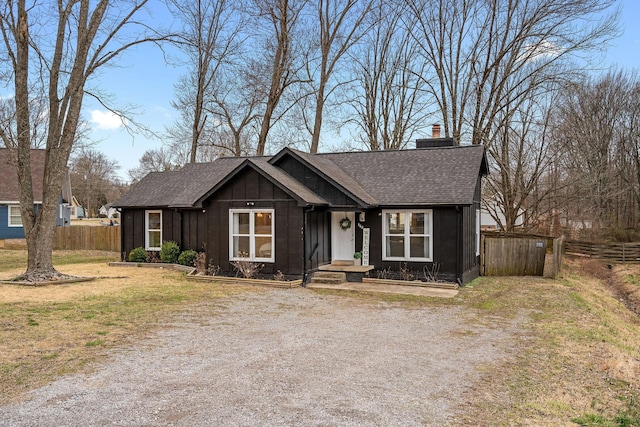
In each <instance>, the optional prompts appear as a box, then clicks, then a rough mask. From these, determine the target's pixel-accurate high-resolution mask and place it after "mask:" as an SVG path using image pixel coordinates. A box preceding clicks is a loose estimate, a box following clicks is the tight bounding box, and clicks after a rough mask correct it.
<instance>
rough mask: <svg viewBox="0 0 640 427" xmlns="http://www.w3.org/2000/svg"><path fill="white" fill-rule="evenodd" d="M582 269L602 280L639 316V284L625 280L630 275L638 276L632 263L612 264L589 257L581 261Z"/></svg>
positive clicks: (638, 273) (637, 269) (639, 272)
mask: <svg viewBox="0 0 640 427" xmlns="http://www.w3.org/2000/svg"><path fill="white" fill-rule="evenodd" d="M582 269H583V270H582V271H583V272H584V273H586V274H588V275H590V276H592V277H595V278H597V279H600V280H602V281H603V282H604V283H605V284H606V285H607V288H608V289H609V290H610V291H611V292H612V293H613V294H614V295H615V296H616V298H618V299H619V300H620V301H622V302H623V303H624V305H625V306H626V307H627V308H628V309H629V310H630V311H632V312H633V313H635V314H636V315H637V316H639V317H640V286H639V285H638V284H634V283H629V282H628V281H627V280H625V279H626V278H627V277H630V276H637V277H639V278H640V269H639V268H638V267H637V266H634V265H628V264H627V265H625V264H622V265H613V264H609V263H606V262H604V261H600V260H596V259H590V260H587V261H584V262H582Z"/></svg>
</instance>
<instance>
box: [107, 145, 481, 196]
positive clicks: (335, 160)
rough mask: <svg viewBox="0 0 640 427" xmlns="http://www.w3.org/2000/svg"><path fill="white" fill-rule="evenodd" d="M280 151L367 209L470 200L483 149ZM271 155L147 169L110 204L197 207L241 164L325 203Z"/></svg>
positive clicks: (299, 194) (300, 193)
mask: <svg viewBox="0 0 640 427" xmlns="http://www.w3.org/2000/svg"><path fill="white" fill-rule="evenodd" d="M285 150H287V151H284V152H282V153H284V155H289V153H290V154H291V155H294V156H297V157H298V158H299V159H301V160H302V161H303V162H306V163H307V164H308V165H309V166H310V167H311V168H312V169H314V170H316V171H317V172H319V173H320V174H321V175H322V176H324V177H326V178H327V179H328V180H329V181H333V183H334V184H335V185H336V186H337V187H338V188H341V189H343V190H344V191H346V192H347V193H350V194H351V195H352V196H355V197H356V198H358V199H360V200H361V201H362V202H363V203H364V204H365V205H368V206H371V207H373V206H404V205H461V204H462V205H464V204H471V203H472V202H473V197H474V192H475V186H476V182H477V178H478V173H479V172H481V171H482V168H486V163H485V157H484V147H482V146H479V145H471V146H456V147H442V148H424V149H415V150H400V151H361V152H345V153H326V154H309V153H303V152H300V151H297V150H291V149H285ZM282 153H281V154H282ZM276 157H277V156H276ZM271 159H272V158H271V157H249V158H239V157H223V158H220V159H217V160H216V161H214V162H211V163H189V164H187V165H186V166H184V168H182V169H181V170H179V171H169V172H152V173H150V174H149V175H147V176H146V177H144V178H143V179H142V180H141V181H140V182H139V183H137V184H136V185H135V186H134V187H133V188H132V189H131V190H130V191H129V192H128V193H126V194H125V195H123V196H122V198H120V200H118V201H117V202H116V203H115V204H114V205H115V206H118V207H161V206H169V207H190V206H196V204H197V202H198V201H199V200H200V199H201V198H203V197H204V196H205V195H207V194H208V193H209V192H210V191H211V190H212V189H214V188H215V187H216V186H217V185H219V184H220V183H221V182H222V181H223V180H224V179H225V178H226V177H227V176H228V175H229V174H231V173H232V172H234V170H236V169H237V168H238V167H240V166H241V165H242V164H243V162H247V165H249V164H251V165H253V167H255V168H256V169H258V170H259V171H261V172H262V173H263V174H264V175H265V176H267V177H270V179H272V180H273V181H274V182H276V183H279V184H280V185H281V187H282V188H283V189H285V191H288V192H289V193H290V194H291V195H292V196H293V197H294V198H296V199H297V200H299V201H301V202H304V203H306V204H311V205H326V204H327V202H326V200H324V199H323V198H322V197H320V196H318V195H317V194H315V193H313V192H312V191H311V190H309V189H308V188H306V187H305V186H304V185H302V184H301V183H300V182H298V181H297V180H295V179H294V178H293V177H291V176H290V175H288V174H287V173H285V172H284V171H282V170H281V169H279V168H277V167H275V166H273V165H272V164H270V163H269V160H271Z"/></svg>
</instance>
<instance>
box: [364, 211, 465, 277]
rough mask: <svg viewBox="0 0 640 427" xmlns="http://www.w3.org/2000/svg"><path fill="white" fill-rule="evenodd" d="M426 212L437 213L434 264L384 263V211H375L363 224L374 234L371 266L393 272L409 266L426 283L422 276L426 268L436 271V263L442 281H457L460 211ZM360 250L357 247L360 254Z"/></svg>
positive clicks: (434, 235)
mask: <svg viewBox="0 0 640 427" xmlns="http://www.w3.org/2000/svg"><path fill="white" fill-rule="evenodd" d="M385 209H386V208H385ZM389 209H393V208H389ZM399 209H400V208H399ZM401 209H406V208H401ZM424 209H432V213H433V233H432V239H433V262H404V261H383V260H382V239H383V237H382V209H374V210H370V211H367V212H366V221H365V222H364V224H363V226H364V227H367V228H369V229H370V230H371V231H370V232H371V239H370V245H369V264H370V265H373V266H375V268H376V270H384V269H388V268H390V269H391V270H392V271H396V272H397V271H399V270H400V268H401V267H402V268H404V266H405V264H406V267H407V268H408V269H409V270H411V271H413V272H418V273H419V274H420V277H419V278H420V279H424V277H423V276H422V273H423V268H424V267H425V266H426V267H428V268H429V269H430V270H432V269H433V266H434V263H437V264H439V268H440V270H439V275H438V278H439V279H442V280H447V281H452V282H453V281H456V278H457V277H458V274H459V258H460V255H459V254H458V251H457V247H456V242H457V241H458V239H459V238H460V236H459V232H458V210H457V209H456V208H455V207H425V208H424ZM356 230H357V229H356ZM356 242H362V237H361V232H360V231H359V230H357V236H356ZM360 249H361V248H359V247H356V250H360Z"/></svg>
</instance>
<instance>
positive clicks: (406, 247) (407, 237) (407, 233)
mask: <svg viewBox="0 0 640 427" xmlns="http://www.w3.org/2000/svg"><path fill="white" fill-rule="evenodd" d="M388 213H402V214H404V215H405V221H404V224H405V230H404V253H405V255H409V256H404V257H388V256H387V255H386V254H387V236H388V235H389V233H388V230H387V222H386V218H387V214H388ZM411 213H414V214H415V213H423V214H426V216H427V218H428V228H427V230H428V231H427V233H425V234H421V235H420V236H428V237H429V257H427V258H425V257H420V258H417V257H415V258H412V257H411V256H410V254H411V251H410V236H411V233H410V231H411V230H410V228H409V221H408V220H409V218H408V214H411ZM414 236H416V235H415V234H414ZM382 260H383V261H408V262H432V261H433V210H431V209H388V210H383V211H382Z"/></svg>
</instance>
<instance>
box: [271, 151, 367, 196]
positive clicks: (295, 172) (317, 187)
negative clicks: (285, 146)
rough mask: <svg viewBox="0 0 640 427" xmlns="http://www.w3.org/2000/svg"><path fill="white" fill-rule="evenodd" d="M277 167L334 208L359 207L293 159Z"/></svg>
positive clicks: (283, 161) (282, 160)
mask: <svg viewBox="0 0 640 427" xmlns="http://www.w3.org/2000/svg"><path fill="white" fill-rule="evenodd" d="M277 166H278V167H279V168H281V169H282V170H283V171H285V172H286V173H288V174H289V175H291V176H292V177H294V178H295V179H296V180H298V181H299V182H301V183H302V184H303V185H304V186H305V187H307V188H308V189H309V190H311V191H313V192H314V193H316V194H317V195H318V196H320V197H322V198H323V199H325V200H326V201H328V202H329V203H330V204H331V205H332V206H343V207H349V206H352V207H355V206H358V203H356V202H355V201H354V200H353V199H351V198H350V197H348V196H347V195H345V194H344V192H342V191H341V190H339V189H338V188H336V187H335V186H333V185H332V184H331V183H330V182H329V181H327V180H326V179H325V178H322V177H321V176H320V175H318V174H317V173H316V172H314V171H313V170H311V169H310V168H309V167H308V166H307V165H305V164H302V163H300V162H299V161H298V160H296V159H294V158H292V157H284V158H282V159H281V160H279V161H278V163H277Z"/></svg>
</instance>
